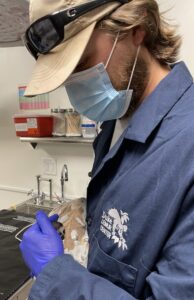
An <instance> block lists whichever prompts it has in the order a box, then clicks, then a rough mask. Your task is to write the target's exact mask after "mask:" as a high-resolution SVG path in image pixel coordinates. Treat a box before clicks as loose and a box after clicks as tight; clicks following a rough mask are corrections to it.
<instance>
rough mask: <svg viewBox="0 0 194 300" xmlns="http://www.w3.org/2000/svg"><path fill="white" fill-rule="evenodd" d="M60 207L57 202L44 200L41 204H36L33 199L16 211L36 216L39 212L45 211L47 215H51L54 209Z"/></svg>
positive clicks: (17, 207)
mask: <svg viewBox="0 0 194 300" xmlns="http://www.w3.org/2000/svg"><path fill="white" fill-rule="evenodd" d="M57 206H59V204H58V203H57V202H54V201H49V200H43V201H42V202H41V204H36V201H35V199H34V198H31V199H29V200H27V201H25V202H23V203H21V204H18V205H17V206H16V211H17V212H21V213H26V214H29V215H35V214H36V212H37V211H38V210H43V211H44V212H45V213H46V214H49V212H51V211H52V210H53V209H54V208H56V207H57Z"/></svg>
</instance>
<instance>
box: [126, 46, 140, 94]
mask: <svg viewBox="0 0 194 300" xmlns="http://www.w3.org/2000/svg"><path fill="white" fill-rule="evenodd" d="M140 48H141V45H139V46H138V48H137V52H136V56H135V60H134V64H133V68H132V71H131V76H130V79H129V83H128V86H127V92H128V90H129V88H130V86H131V81H132V78H133V74H134V71H135V67H136V64H137V59H138V56H139V51H140Z"/></svg>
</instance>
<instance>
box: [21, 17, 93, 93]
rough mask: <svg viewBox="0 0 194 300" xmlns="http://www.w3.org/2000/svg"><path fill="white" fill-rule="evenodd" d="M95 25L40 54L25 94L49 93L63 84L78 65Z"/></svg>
mask: <svg viewBox="0 0 194 300" xmlns="http://www.w3.org/2000/svg"><path fill="white" fill-rule="evenodd" d="M95 26H96V22H93V23H92V24H90V25H89V26H88V27H86V28H84V29H83V30H81V31H80V32H79V33H78V34H76V35H75V36H73V37H72V38H70V39H69V40H67V41H66V42H64V43H62V44H60V45H59V46H57V47H56V48H55V49H53V51H51V52H50V53H48V54H46V55H40V56H39V57H38V59H37V61H36V65H35V68H34V70H33V73H32V78H31V81H30V82H29V84H28V85H27V88H26V91H25V96H34V95H38V94H44V93H48V92H51V91H53V90H55V89H56V88H58V87H59V86H60V85H62V83H64V81H65V80H66V79H67V78H68V77H69V76H70V75H71V73H72V72H73V70H74V69H75V67H76V66H77V64H78V62H79V60H80V58H81V56H82V54H83V52H84V50H85V48H86V46H87V44H88V41H89V39H90V37H91V35H92V32H93V30H94V28H95Z"/></svg>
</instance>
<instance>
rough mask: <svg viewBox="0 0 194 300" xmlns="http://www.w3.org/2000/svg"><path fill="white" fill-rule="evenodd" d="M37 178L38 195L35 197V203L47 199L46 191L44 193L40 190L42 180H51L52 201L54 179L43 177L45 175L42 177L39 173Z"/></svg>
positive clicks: (50, 192)
mask: <svg viewBox="0 0 194 300" xmlns="http://www.w3.org/2000/svg"><path fill="white" fill-rule="evenodd" d="M36 180H37V196H36V198H35V204H37V205H39V204H41V203H42V202H43V200H44V199H45V193H43V192H42V193H41V191H40V182H41V181H48V182H49V194H50V202H52V179H49V178H43V177H41V175H37V176H36Z"/></svg>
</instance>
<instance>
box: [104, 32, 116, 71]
mask: <svg viewBox="0 0 194 300" xmlns="http://www.w3.org/2000/svg"><path fill="white" fill-rule="evenodd" d="M119 34H120V31H119V32H117V36H116V38H115V41H114V44H113V47H112V50H111V52H110V54H109V57H108V59H107V62H106V64H105V69H106V68H107V67H108V64H109V62H110V59H111V57H112V55H113V52H114V50H115V47H116V44H117V41H118V38H119Z"/></svg>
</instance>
